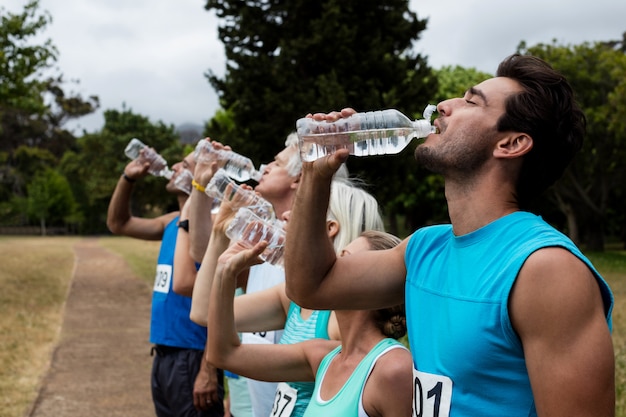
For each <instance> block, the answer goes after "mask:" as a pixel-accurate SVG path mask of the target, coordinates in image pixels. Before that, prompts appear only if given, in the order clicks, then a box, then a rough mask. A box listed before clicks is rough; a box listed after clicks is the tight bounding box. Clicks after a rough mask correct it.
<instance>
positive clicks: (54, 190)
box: [27, 168, 77, 236]
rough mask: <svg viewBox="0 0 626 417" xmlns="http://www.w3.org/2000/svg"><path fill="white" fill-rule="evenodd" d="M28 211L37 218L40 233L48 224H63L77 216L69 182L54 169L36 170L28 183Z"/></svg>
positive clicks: (44, 230) (44, 232) (43, 231)
mask: <svg viewBox="0 0 626 417" xmlns="http://www.w3.org/2000/svg"><path fill="white" fill-rule="evenodd" d="M27 201H28V213H29V215H31V216H33V217H35V218H36V219H37V220H39V224H40V226H41V234H42V235H44V236H45V235H46V227H47V226H48V225H65V223H66V220H67V219H71V218H76V217H77V205H76V202H75V201H74V196H73V195H72V190H71V189H70V185H69V182H68V181H67V179H66V178H65V177H64V176H63V175H61V174H60V173H59V172H58V171H56V170H54V169H50V168H48V169H46V170H45V171H41V172H38V173H37V174H36V175H35V177H34V179H33V181H32V182H31V183H30V184H28V200H27Z"/></svg>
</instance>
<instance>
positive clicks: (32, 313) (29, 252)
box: [0, 236, 160, 417]
mask: <svg viewBox="0 0 626 417" xmlns="http://www.w3.org/2000/svg"><path fill="white" fill-rule="evenodd" d="M79 239H80V238H72V237H7V236H3V237H0V265H1V267H0V288H2V290H1V291H0V417H22V416H24V414H25V412H26V411H28V410H29V409H30V406H31V404H32V403H33V401H34V400H35V398H36V396H37V390H38V388H39V384H40V382H41V378H42V377H43V375H44V374H45V371H46V369H47V368H48V366H49V362H50V358H51V354H52V351H53V349H54V346H55V345H56V343H57V340H58V337H59V333H60V332H59V330H60V325H61V320H62V318H63V307H64V305H65V299H66V296H67V291H68V288H69V285H70V281H71V278H72V275H73V270H74V251H73V246H74V244H75V243H76V242H78V240H79ZM100 241H101V243H102V245H103V246H104V247H106V248H107V249H110V250H112V251H114V252H116V253H119V254H121V255H123V256H124V257H125V258H126V259H127V261H128V263H129V264H130V265H131V268H132V269H133V271H134V272H135V273H136V274H137V275H138V276H140V277H142V278H143V279H145V280H146V282H150V283H151V282H152V280H153V279H154V268H155V262H156V258H157V255H158V249H159V244H160V242H141V241H137V240H133V239H129V238H119V237H106V238H101V239H100Z"/></svg>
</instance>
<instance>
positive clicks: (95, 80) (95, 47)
mask: <svg viewBox="0 0 626 417" xmlns="http://www.w3.org/2000/svg"><path fill="white" fill-rule="evenodd" d="M26 2H27V1H26V0H3V6H4V7H5V8H6V9H8V10H10V11H12V12H18V11H21V9H22V8H23V6H24V4H26ZM204 5H205V1H204V0H133V1H127V0H63V1H61V0H40V9H41V10H48V11H49V12H50V13H51V15H52V17H53V23H52V24H51V25H50V26H49V28H48V30H47V31H46V34H45V35H46V36H47V37H50V38H51V39H52V41H53V42H54V44H55V45H57V47H58V49H59V54H60V57H59V62H58V67H59V68H60V70H61V72H62V73H63V74H64V75H65V77H66V79H78V80H80V84H79V85H77V86H74V85H71V86H68V88H70V89H71V90H73V91H78V92H80V93H81V94H83V95H85V96H87V95H92V94H93V95H97V96H99V97H100V101H101V106H102V110H104V109H121V106H122V103H126V106H127V107H129V108H131V109H132V110H133V111H134V112H136V113H139V114H142V115H146V116H149V117H150V119H151V120H152V121H155V122H156V121H158V120H161V121H163V122H165V123H168V124H170V123H172V124H176V125H177V124H181V123H185V122H194V123H203V122H204V121H206V120H208V119H209V118H211V117H212V116H213V114H214V113H215V110H216V109H217V105H218V103H217V96H216V93H215V92H214V91H213V89H212V87H211V86H210V85H209V83H208V82H207V80H206V78H205V77H204V73H205V72H206V71H207V70H208V69H211V70H212V71H214V72H215V73H217V74H218V75H223V74H224V71H225V65H226V64H225V57H224V49H223V45H222V44H221V42H220V41H219V39H218V36H217V25H218V21H217V19H216V17H215V16H214V14H213V13H210V12H208V11H206V10H205V9H204ZM410 7H411V9H412V10H414V11H416V12H417V14H418V17H420V18H424V17H428V18H429V23H428V26H427V29H426V30H425V31H424V32H422V34H421V39H420V40H419V41H418V42H417V43H416V48H417V50H418V51H419V52H421V53H423V54H425V55H427V56H428V58H429V64H430V65H431V66H433V67H435V68H439V67H441V66H442V65H457V64H458V65H462V66H464V67H475V68H477V69H479V70H482V71H486V72H490V73H493V72H494V71H495V70H496V67H497V65H498V63H499V62H500V60H502V59H503V58H504V57H505V56H507V55H509V54H511V53H513V52H514V51H515V48H516V47H517V45H518V44H519V42H520V41H522V40H525V41H526V42H527V43H528V45H534V44H536V43H539V42H542V43H550V42H551V41H552V39H556V40H557V41H559V42H560V43H569V44H579V43H581V42H584V41H599V40H610V39H621V37H622V33H623V32H624V31H626V2H624V1H615V0H596V1H594V2H593V3H589V2H583V1H580V0H570V1H568V2H554V1H552V2H551V1H546V0H525V1H517V2H514V1H505V0H457V1H455V2H434V1H430V2H425V1H418V0H411V1H410ZM103 121H104V120H103V118H102V113H101V111H100V112H98V113H97V114H96V115H92V116H87V117H84V118H81V120H80V121H79V125H80V126H82V127H85V128H86V129H87V130H89V131H92V130H96V129H99V128H100V127H101V126H102V123H103Z"/></svg>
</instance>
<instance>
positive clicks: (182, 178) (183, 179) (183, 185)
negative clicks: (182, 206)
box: [174, 169, 193, 194]
mask: <svg viewBox="0 0 626 417" xmlns="http://www.w3.org/2000/svg"><path fill="white" fill-rule="evenodd" d="M192 181H193V173H192V172H191V171H189V170H188V169H182V170H181V171H179V172H178V175H176V179H174V185H175V186H176V188H178V189H179V190H181V191H182V192H184V193H185V194H191V187H192V185H191V182H192Z"/></svg>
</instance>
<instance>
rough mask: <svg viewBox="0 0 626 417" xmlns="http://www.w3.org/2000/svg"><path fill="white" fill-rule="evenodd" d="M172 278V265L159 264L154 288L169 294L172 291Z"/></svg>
mask: <svg viewBox="0 0 626 417" xmlns="http://www.w3.org/2000/svg"><path fill="white" fill-rule="evenodd" d="M171 279H172V265H157V269H156V277H154V288H153V290H154V291H156V292H163V293H166V294H167V293H168V292H169V291H170V281H171Z"/></svg>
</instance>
